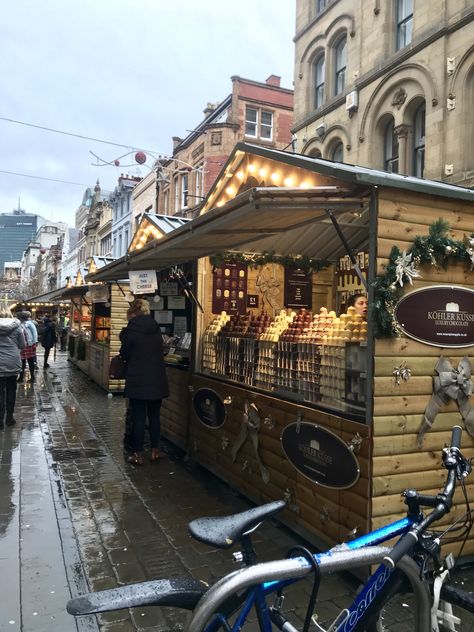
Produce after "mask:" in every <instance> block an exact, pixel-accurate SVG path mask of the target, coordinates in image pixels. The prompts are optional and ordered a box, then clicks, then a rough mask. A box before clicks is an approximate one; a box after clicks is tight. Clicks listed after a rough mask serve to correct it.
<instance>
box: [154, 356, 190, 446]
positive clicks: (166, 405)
mask: <svg viewBox="0 0 474 632" xmlns="http://www.w3.org/2000/svg"><path fill="white" fill-rule="evenodd" d="M166 373H167V375H168V384H169V388H170V394H169V397H167V398H166V399H164V400H163V404H162V406H161V416H160V418H161V434H162V435H163V436H164V437H166V439H168V440H169V441H171V442H172V443H174V444H175V445H177V446H179V447H180V448H182V449H183V450H186V449H187V448H188V435H189V410H188V405H187V404H188V401H189V383H190V373H191V370H190V369H187V368H185V369H182V368H178V367H171V366H168V367H166Z"/></svg>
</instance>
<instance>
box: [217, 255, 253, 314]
mask: <svg viewBox="0 0 474 632" xmlns="http://www.w3.org/2000/svg"><path fill="white" fill-rule="evenodd" d="M222 311H225V312H227V313H228V314H245V313H246V312H247V266H245V265H243V264H241V263H224V264H223V265H221V266H219V267H216V268H214V272H213V275H212V313H213V314H220V313H221V312H222Z"/></svg>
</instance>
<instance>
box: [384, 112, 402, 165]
mask: <svg viewBox="0 0 474 632" xmlns="http://www.w3.org/2000/svg"><path fill="white" fill-rule="evenodd" d="M383 152H384V153H383V155H384V160H383V167H384V169H385V171H390V172H391V173H398V136H397V135H396V134H395V122H394V120H393V119H392V120H391V121H390V123H388V124H387V126H386V127H385V132H384V142H383Z"/></svg>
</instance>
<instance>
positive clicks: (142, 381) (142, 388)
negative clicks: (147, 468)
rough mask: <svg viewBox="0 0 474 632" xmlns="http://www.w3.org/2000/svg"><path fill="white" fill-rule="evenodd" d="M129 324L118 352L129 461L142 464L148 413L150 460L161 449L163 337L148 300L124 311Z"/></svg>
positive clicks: (164, 390) (164, 378) (165, 389)
mask: <svg viewBox="0 0 474 632" xmlns="http://www.w3.org/2000/svg"><path fill="white" fill-rule="evenodd" d="M127 318H128V325H127V326H126V327H125V329H123V330H122V332H121V334H120V340H121V342H122V347H121V349H120V355H121V356H122V358H123V359H124V361H125V363H126V375H125V391H124V395H125V397H128V399H129V407H130V413H131V420H132V433H131V435H132V436H131V439H132V441H131V443H132V447H133V453H132V454H131V455H130V456H129V457H128V459H127V460H128V462H129V463H132V464H134V465H143V442H144V438H145V422H146V419H147V417H148V422H149V431H150V443H151V461H152V462H155V461H157V460H158V459H159V458H161V457H162V456H163V455H162V454H161V452H160V449H159V448H160V408H161V403H162V400H163V398H165V397H168V394H169V391H168V379H167V376H166V367H165V363H164V360H163V338H162V334H161V329H160V327H159V325H158V323H157V322H156V321H155V320H154V318H152V317H151V316H150V307H149V305H148V301H146V300H144V299H136V300H135V301H133V303H132V304H131V305H130V308H129V309H128V311H127Z"/></svg>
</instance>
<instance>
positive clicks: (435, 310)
mask: <svg viewBox="0 0 474 632" xmlns="http://www.w3.org/2000/svg"><path fill="white" fill-rule="evenodd" d="M395 319H396V321H397V323H398V325H399V327H400V329H401V330H402V331H403V333H404V334H405V335H407V336H409V337H410V338H413V339H414V340H418V342H422V343H424V344H427V345H432V346H434V347H470V346H472V345H474V290H471V289H469V288H465V287H459V286H456V285H433V286H431V287H424V288H421V289H419V290H414V291H413V292H410V294H407V295H406V296H404V297H403V298H402V299H400V301H399V302H398V303H397V305H396V306H395Z"/></svg>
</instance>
